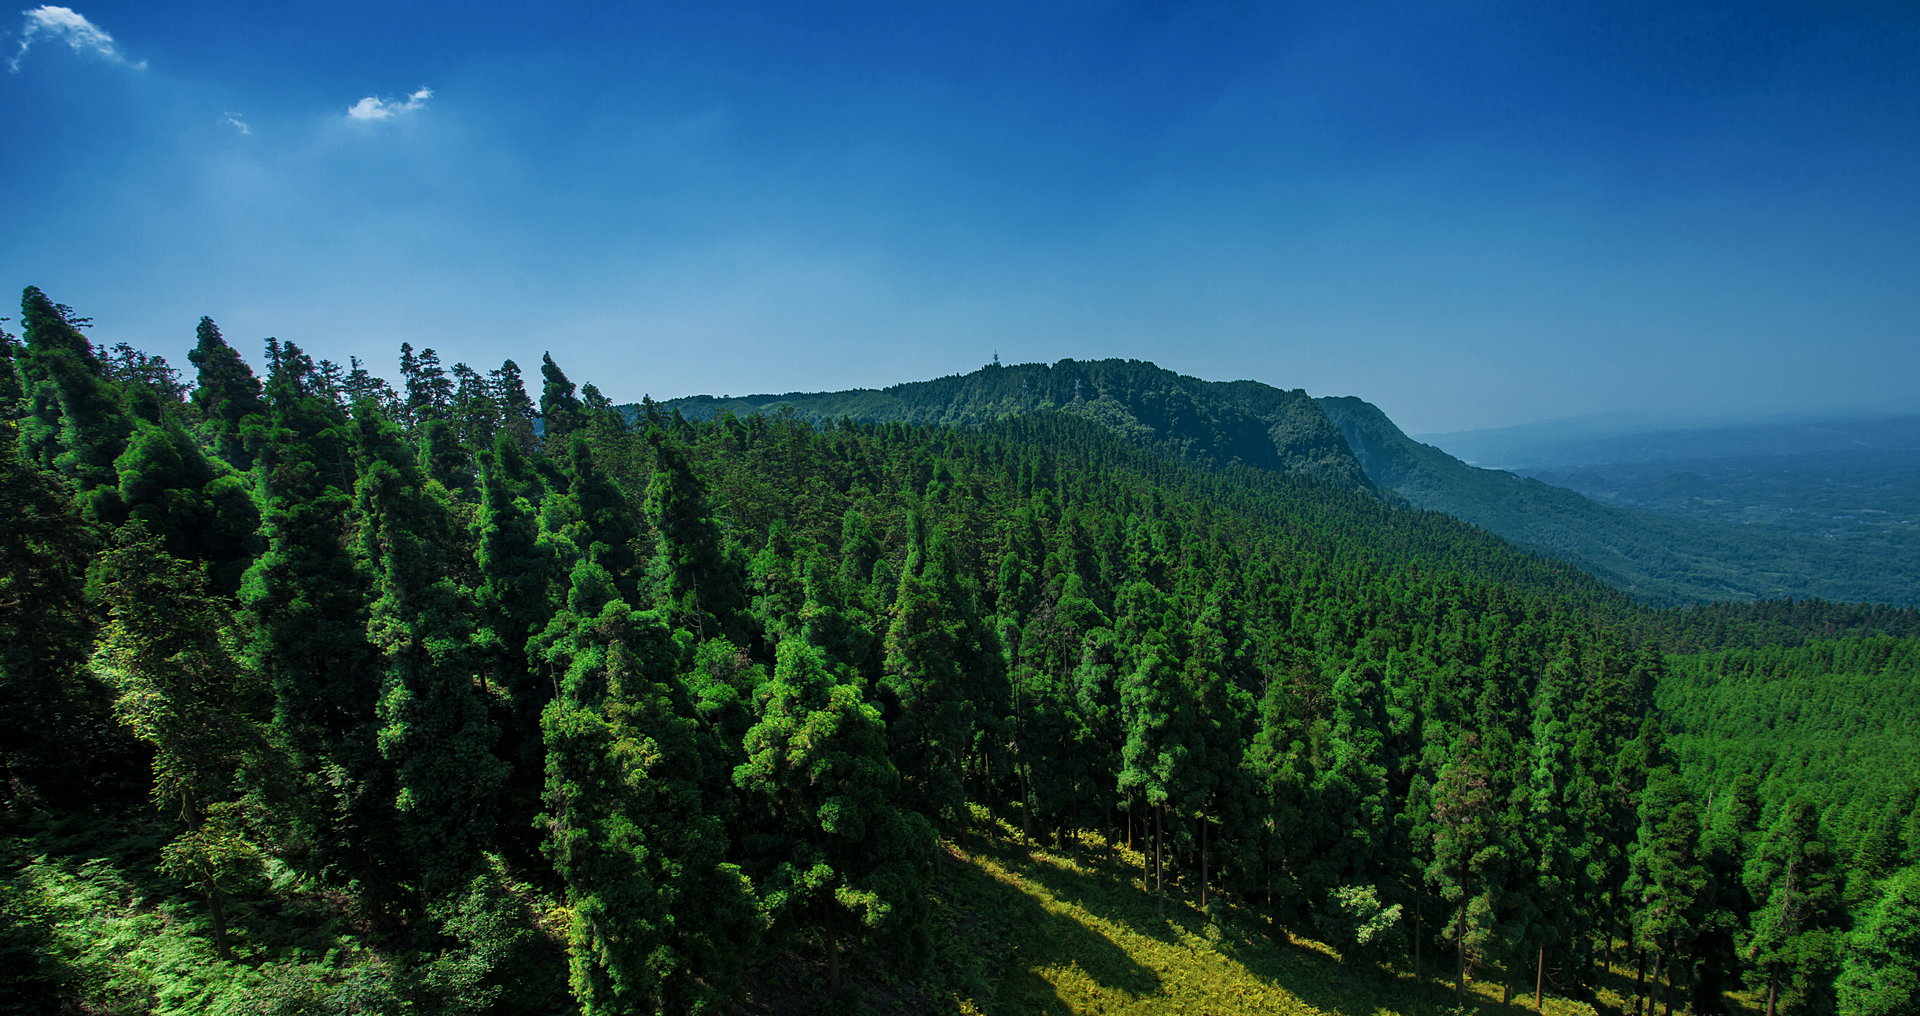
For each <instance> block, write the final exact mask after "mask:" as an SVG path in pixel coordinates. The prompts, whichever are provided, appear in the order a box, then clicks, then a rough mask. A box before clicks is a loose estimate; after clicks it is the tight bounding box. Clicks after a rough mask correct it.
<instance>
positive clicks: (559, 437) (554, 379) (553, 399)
mask: <svg viewBox="0 0 1920 1016" xmlns="http://www.w3.org/2000/svg"><path fill="white" fill-rule="evenodd" d="M509 362H511V361H509ZM540 380H541V384H540V424H541V428H542V436H543V437H544V438H545V439H546V441H547V442H548V443H550V444H551V445H552V446H553V447H555V448H565V447H566V441H567V437H568V436H569V435H571V434H572V433H573V432H574V431H576V430H579V429H580V427H581V425H582V424H584V423H585V422H586V421H585V420H583V419H582V418H581V417H582V415H583V407H582V406H581V405H580V397H579V396H578V395H575V394H574V391H573V382H571V381H569V380H567V375H566V373H565V372H564V371H562V370H561V369H560V366H559V365H558V364H556V363H554V362H553V355H552V354H550V353H542V354H541V356H540Z"/></svg>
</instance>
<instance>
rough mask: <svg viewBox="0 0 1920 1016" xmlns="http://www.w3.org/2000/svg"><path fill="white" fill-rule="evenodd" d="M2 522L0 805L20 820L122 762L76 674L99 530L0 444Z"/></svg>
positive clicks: (94, 696)
mask: <svg viewBox="0 0 1920 1016" xmlns="http://www.w3.org/2000/svg"><path fill="white" fill-rule="evenodd" d="M0 516H4V518H5V519H6V520H7V522H6V525H4V526H0V697H4V700H5V701H6V702H8V703H10V706H9V709H10V710H11V712H10V714H9V716H8V719H7V721H6V722H5V723H0V780H4V781H5V793H4V795H0V798H4V802H5V803H4V810H5V811H6V812H7V813H12V814H19V813H24V812H26V811H28V810H31V809H35V808H38V807H41V806H44V805H46V804H48V803H50V800H53V799H58V798H63V797H69V796H71V795H72V794H73V792H74V791H75V790H78V789H80V788H83V787H85V786H86V784H87V782H88V781H89V780H91V779H95V778H98V777H100V776H102V775H106V774H111V773H112V772H113V767H114V766H115V765H116V764H118V763H120V762H123V761H124V757H116V756H123V753H122V751H121V750H120V747H119V746H118V745H116V744H115V739H114V737H113V729H112V727H113V725H112V722H111V720H110V718H109V717H108V715H107V708H106V706H107V696H106V694H105V693H104V689H102V688H100V687H99V686H98V685H97V684H96V683H94V682H93V681H91V680H90V679H89V678H88V676H87V675H86V674H85V672H84V667H83V664H84V663H85V661H86V659H87V655H88V653H89V652H90V651H91V649H92V646H91V642H92V638H93V632H92V626H91V623H90V622H91V617H90V615H89V611H88V609H87V604H86V600H85V585H86V571H87V565H88V561H89V558H90V557H91V556H92V554H93V553H94V551H95V549H96V547H97V546H98V542H99V541H98V536H97V530H96V529H95V528H94V527H93V526H90V525H89V524H87V523H86V522H85V521H83V520H82V519H81V518H80V517H79V513H78V511H77V509H76V508H75V506H74V504H73V491H72V488H71V486H69V485H68V484H67V483H65V482H64V481H62V480H61V479H60V478H58V477H55V476H53V475H49V474H47V473H44V472H41V471H39V470H35V469H33V468H31V467H29V466H28V465H27V464H26V463H24V462H22V461H20V456H19V453H18V452H17V451H16V450H15V448H14V447H13V445H12V444H11V443H9V442H5V441H0ZM50 795H51V797H50ZM82 796H85V795H82Z"/></svg>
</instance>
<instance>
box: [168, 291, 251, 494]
mask: <svg viewBox="0 0 1920 1016" xmlns="http://www.w3.org/2000/svg"><path fill="white" fill-rule="evenodd" d="M187 359H188V360H189V361H191V362H192V363H193V365H194V367H195V368H197V369H198V370H199V381H200V383H199V386H198V387H197V388H195V389H194V391H193V405H194V408H195V409H197V410H199V412H200V419H201V421H202V426H203V427H204V428H205V429H206V430H207V432H208V433H210V434H211V435H212V438H213V451H214V454H216V455H218V456H220V457H221V458H223V459H225V460H226V461H227V462H228V463H229V464H231V465H232V466H233V467H234V468H235V469H239V470H243V471H244V470H247V469H251V468H253V458H254V451H255V449H256V448H257V447H258V444H259V442H260V441H261V439H262V437H263V435H262V433H261V432H262V430H263V428H264V427H265V426H266V413H267V404H266V399H265V393H264V391H263V390H262V388H261V386H260V380H259V378H256V377H254V375H253V370H252V368H250V367H248V366H247V364H246V361H244V360H242V359H240V354H239V353H238V352H236V351H235V350H234V348H233V347H232V346H229V345H227V340H226V339H224V338H222V337H221V335H220V329H219V327H218V326H216V325H215V324H214V323H213V319H212V318H206V317H203V318H201V319H200V327H199V328H198V330H197V332H196V343H195V345H194V347H193V351H192V352H190V353H188V354H187Z"/></svg>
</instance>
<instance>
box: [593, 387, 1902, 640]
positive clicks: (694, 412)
mask: <svg viewBox="0 0 1920 1016" xmlns="http://www.w3.org/2000/svg"><path fill="white" fill-rule="evenodd" d="M660 405H661V408H662V410H663V411H671V412H679V413H681V414H683V415H685V416H687V417H688V418H690V419H700V420H705V419H713V418H716V417H718V416H720V415H721V414H724V413H732V414H734V415H739V416H744V415H751V414H753V413H777V412H792V413H793V414H795V415H796V416H797V417H799V418H800V419H804V420H809V421H813V422H816V423H821V422H831V421H834V420H838V419H840V418H843V417H844V418H848V419H852V420H858V421H864V422H887V421H900V422H908V423H931V424H940V425H949V426H978V425H981V424H983V423H986V422H989V421H993V420H998V419H1003V418H1006V417H1009V416H1016V415H1023V414H1033V413H1046V412H1060V413H1065V414H1068V415H1072V416H1077V417H1081V418H1084V419H1088V420H1093V421H1095V422H1098V423H1101V424H1103V425H1106V426H1108V427H1111V428H1112V429H1114V430H1115V431H1116V432H1117V433H1119V434H1121V435H1123V436H1124V437H1126V438H1127V439H1128V440H1130V441H1132V442H1134V443H1135V444H1137V445H1139V446H1140V447H1143V448H1147V449H1151V450H1153V451H1156V452H1160V453H1164V454H1172V455H1175V456H1177V457H1179V458H1181V459H1182V460H1184V461H1186V462H1189V463H1192V464H1195V465H1199V466H1203V467H1208V468H1221V467H1224V466H1227V465H1239V466H1245V467H1249V468H1253V469H1265V470H1270V471H1273V472H1278V473H1287V474H1296V475H1305V476H1311V477H1316V478H1319V479H1322V480H1325V481H1327V482H1330V483H1332V484H1334V485H1337V486H1347V487H1352V488H1354V489H1357V490H1378V491H1383V492H1387V493H1388V494H1389V495H1391V496H1399V497H1403V498H1405V499H1406V500H1407V501H1408V502H1410V503H1411V504H1413V505H1414V506H1416V507H1419V508H1423V509H1427V510H1430V511H1437V512H1443V513H1446V514H1448V515H1452V516H1454V517H1456V518H1459V519H1462V520H1465V521H1467V522H1469V523H1472V524H1473V525H1476V526H1480V527H1481V528H1484V529H1486V530H1488V531H1489V532H1492V533H1496V534H1498V535H1500V536H1501V537H1503V538H1505V539H1507V540H1510V541H1512V542H1513V543H1514V544H1516V545H1518V546H1520V547H1522V548H1525V549H1527V550H1529V551H1532V552H1536V553H1540V554H1544V555H1547V556H1550V557H1555V558H1559V559H1561V560H1564V561H1569V562H1572V563H1574V564H1576V565H1578V566H1579V567H1581V568H1584V569H1586V570H1587V571H1589V572H1591V573H1593V574H1594V575H1597V576H1599V577H1600V578H1602V579H1603V580H1605V581H1606V582H1608V583H1610V584H1612V585H1613V586H1615V587H1616V588H1619V589H1622V590H1625V591H1626V592H1628V593H1629V594H1631V595H1632V596H1634V597H1636V598H1638V599H1640V600H1642V601H1643V602H1647V603H1651V604H1655V605H1670V604H1681V603H1698V602H1714V601H1722V600H1767V599H1784V598H1789V597H1807V596H1817V597H1822V598H1825V599H1828V600H1836V601H1843V602H1854V601H1861V602H1891V603H1896V604H1901V605H1912V604H1914V603H1915V602H1916V600H1917V599H1920V587H1916V586H1915V585H1914V584H1913V583H1912V582H1910V581H1908V580H1907V576H1906V574H1905V572H1904V571H1902V570H1901V568H1900V567H1899V564H1898V562H1900V561H1904V560H1906V559H1907V557H1910V556H1911V555H1910V554H1909V555H1906V556H1899V555H1896V556H1894V557H1889V556H1888V555H1887V554H1885V553H1884V552H1882V551H1883V550H1884V548H1883V547H1882V543H1884V542H1885V541H1884V540H1881V541H1879V542H1874V541H1871V540H1869V541H1866V542H1860V541H1843V542H1839V543H1836V542H1834V541H1833V540H1831V539H1824V538H1822V537H1821V534H1818V533H1800V532H1788V531H1784V530H1779V529H1763V530H1754V529H1751V528H1741V527H1735V526H1730V525H1727V524H1723V523H1722V522H1720V521H1718V520H1708V519H1704V518H1690V517H1686V516H1680V515H1674V514H1663V513H1659V512H1650V511H1645V510H1641V509H1639V508H1636V507H1634V506H1631V505H1625V504H1605V503H1601V502H1599V501H1596V500H1593V499H1591V498H1589V497H1587V496H1586V495H1584V494H1582V493H1579V492H1576V491H1573V490H1568V489H1566V488H1564V487H1557V486H1553V485H1551V484H1549V483H1542V482H1540V481H1538V480H1529V479H1525V478H1522V477H1518V476H1515V475H1513V474H1511V473H1506V472H1502V471H1498V470H1491V469H1481V468H1477V467H1474V466H1470V465H1467V464H1466V463H1463V462H1461V461H1459V460H1458V459H1456V458H1454V457H1453V456H1451V455H1449V454H1447V453H1446V452H1444V451H1442V450H1440V449H1438V448H1435V447H1433V446H1431V445H1425V444H1421V443H1419V442H1417V441H1414V440H1412V439H1410V438H1408V437H1407V436H1406V435H1405V434H1404V433H1402V432H1401V430H1400V429H1399V428H1398V427H1397V426H1395V425H1394V423H1393V422H1392V421H1391V420H1389V419H1388V418H1387V417H1386V415H1385V414H1384V413H1382V412H1381V411H1380V410H1379V409H1378V408H1377V407H1375V406H1373V405H1371V404H1369V403H1367V402H1364V401H1362V400H1360V399H1358V398H1354V397H1351V396H1345V397H1323V398H1313V397H1309V396H1308V395H1307V394H1306V393H1305V392H1303V391H1300V390H1298V389H1293V390H1287V389H1279V388H1274V387H1272V386H1269V385H1266V384H1263V383H1260V382H1257V381H1231V382H1219V381H1202V380H1200V379H1197V378H1192V377H1187V376H1184V375H1180V374H1176V373H1174V372H1172V371H1169V370H1165V369H1163V368H1160V367H1157V366H1155V365H1153V364H1151V363H1146V362H1143V361H1138V360H1097V361H1075V360H1062V361H1060V362H1059V363H1056V364H1051V365H1049V364H1019V365H1011V366H1001V365H999V364H997V363H996V364H990V365H988V366H987V367H984V368H982V369H980V370H977V371H974V372H972V373H969V374H964V375H951V376H948V377H943V378H938V379H935V380H932V381H919V382H910V383H907V384H900V385H894V386H892V387H889V388H885V389H863V390H854V391H844V392H808V393H801V392H793V393H787V394H784V395H753V396H741V397H729V398H716V397H712V396H690V397H687V398H681V399H674V400H670V401H668V402H664V403H661V404H660ZM623 411H625V412H626V413H627V414H628V416H629V417H630V418H632V417H636V416H637V414H638V413H639V412H640V407H638V406H627V407H623ZM1882 529H1883V530H1884V529H1885V527H1882ZM1910 535H1913V534H1908V533H1905V532H1888V533H1887V534H1886V538H1887V539H1897V540H1904V541H1906V542H1911V540H1907V537H1909V536H1910ZM1916 538H1920V537H1916ZM1901 545H1902V546H1904V543H1902V544H1901Z"/></svg>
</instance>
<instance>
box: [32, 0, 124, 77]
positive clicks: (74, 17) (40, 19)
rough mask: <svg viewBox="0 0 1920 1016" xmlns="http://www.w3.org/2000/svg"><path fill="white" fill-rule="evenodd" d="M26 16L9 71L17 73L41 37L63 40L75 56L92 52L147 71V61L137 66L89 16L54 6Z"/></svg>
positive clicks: (38, 8)
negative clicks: (18, 44)
mask: <svg viewBox="0 0 1920 1016" xmlns="http://www.w3.org/2000/svg"><path fill="white" fill-rule="evenodd" d="M20 13H21V14H23V15H25V16H26V24H25V25H24V26H22V27H21V29H20V48H19V49H17V50H15V51H14V53H13V58H12V59H10V60H8V61H7V69H8V70H10V71H13V72H15V73H18V72H19V70H20V61H22V60H25V59H26V58H27V51H28V50H30V49H32V48H33V43H34V40H35V39H37V38H39V37H40V36H42V35H45V36H46V37H47V38H50V39H64V40H66V43H67V45H68V46H70V47H72V48H73V51H74V52H75V53H92V54H94V55H95V56H98V57H100V58H102V59H104V60H106V61H108V62H109V63H117V64H119V65H121V66H122V67H131V68H133V69H134V70H136V71H138V70H145V69H146V66H147V62H146V61H145V60H142V61H140V62H139V63H134V62H133V61H131V60H128V59H127V57H126V54H124V53H122V52H120V47H118V46H116V45H114V42H113V36H111V35H108V34H107V33H106V30H104V29H102V28H101V27H100V26H99V25H96V24H94V23H93V22H91V21H88V20H87V18H86V15H84V14H81V13H80V12H79V11H76V10H74V9H73V8H71V7H54V6H52V5H51V4H49V5H45V6H41V7H35V8H34V9H33V10H30V11H21V12H20Z"/></svg>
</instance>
